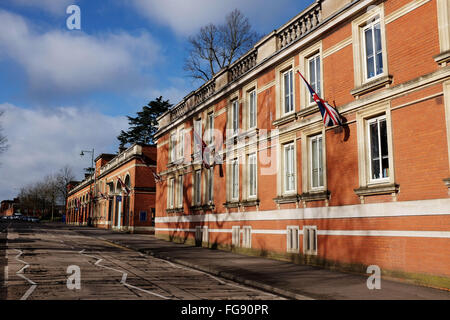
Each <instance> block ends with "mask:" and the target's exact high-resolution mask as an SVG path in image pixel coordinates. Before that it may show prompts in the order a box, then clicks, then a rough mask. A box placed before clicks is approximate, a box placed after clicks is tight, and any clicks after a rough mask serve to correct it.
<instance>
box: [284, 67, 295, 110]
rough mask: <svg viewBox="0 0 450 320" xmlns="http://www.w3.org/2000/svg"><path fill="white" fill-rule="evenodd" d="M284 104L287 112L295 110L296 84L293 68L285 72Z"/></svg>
mask: <svg viewBox="0 0 450 320" xmlns="http://www.w3.org/2000/svg"><path fill="white" fill-rule="evenodd" d="M283 105H284V108H283V110H284V113H285V114H288V113H291V112H293V111H294V85H293V79H292V69H290V70H288V71H286V72H284V73H283Z"/></svg>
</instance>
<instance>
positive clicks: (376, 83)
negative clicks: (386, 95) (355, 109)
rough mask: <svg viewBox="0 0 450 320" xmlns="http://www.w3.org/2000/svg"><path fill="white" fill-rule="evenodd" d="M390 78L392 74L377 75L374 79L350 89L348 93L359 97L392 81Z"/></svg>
mask: <svg viewBox="0 0 450 320" xmlns="http://www.w3.org/2000/svg"><path fill="white" fill-rule="evenodd" d="M392 78H393V76H392V75H387V76H382V77H379V78H377V79H375V80H372V81H369V82H367V83H364V84H363V85H361V86H360V87H357V88H355V89H353V90H352V91H350V93H351V94H352V96H354V97H356V98H359V97H360V96H362V95H364V94H366V93H369V92H371V91H374V90H377V89H379V88H382V87H385V86H388V85H390V84H391V83H392Z"/></svg>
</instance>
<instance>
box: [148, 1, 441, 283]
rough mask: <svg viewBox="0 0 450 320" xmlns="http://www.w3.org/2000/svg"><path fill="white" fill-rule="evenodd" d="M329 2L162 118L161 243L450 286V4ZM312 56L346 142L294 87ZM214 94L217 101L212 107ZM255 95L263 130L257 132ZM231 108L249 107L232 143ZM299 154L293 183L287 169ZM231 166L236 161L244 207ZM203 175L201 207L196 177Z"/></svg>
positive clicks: (268, 40)
mask: <svg viewBox="0 0 450 320" xmlns="http://www.w3.org/2000/svg"><path fill="white" fill-rule="evenodd" d="M331 1H332V0H325V1H318V2H316V3H315V5H312V7H309V8H308V9H307V11H306V12H304V14H300V15H298V16H297V17H296V18H294V19H293V20H292V21H290V22H289V23H288V24H286V25H285V26H283V27H282V28H280V29H279V30H275V32H274V33H272V34H270V35H268V36H267V37H265V38H263V40H261V41H260V42H258V43H257V44H256V45H255V47H254V50H251V51H250V52H249V53H248V54H247V55H246V56H244V57H242V58H241V59H239V60H238V61H237V62H236V63H234V64H232V65H231V66H229V67H228V68H226V69H224V70H222V71H221V72H219V74H217V75H215V77H214V79H213V80H212V81H211V82H208V83H207V84H205V85H204V86H202V87H201V88H199V89H198V90H197V91H195V92H194V93H192V94H190V95H189V96H187V97H186V98H185V99H184V100H183V101H182V102H180V103H179V104H177V105H176V106H175V107H174V108H173V109H172V110H171V111H169V112H167V113H166V114H165V115H163V116H161V117H160V119H159V123H160V129H159V132H158V134H157V135H158V148H157V150H158V168H157V170H158V173H159V174H160V175H161V176H162V177H163V182H161V183H158V184H157V186H156V196H157V199H158V201H157V202H156V229H155V230H156V234H157V235H158V236H160V237H166V238H167V237H170V238H171V239H172V238H174V237H175V238H181V239H183V240H186V239H187V240H194V239H196V240H197V241H203V242H206V243H208V245H210V246H217V245H218V246H224V247H228V248H233V247H247V248H249V249H253V250H257V251H259V252H274V253H279V254H284V255H289V256H291V257H292V256H295V255H298V256H299V257H300V258H302V259H303V260H304V261H314V263H323V262H324V261H327V262H330V261H332V262H336V263H338V264H354V265H359V264H361V265H372V264H375V265H379V266H380V267H381V268H382V269H383V270H389V271H400V272H406V273H411V274H416V273H420V274H428V275H436V276H443V277H450V198H449V186H450V181H449V177H450V168H449V163H450V159H449V139H450V128H449V126H450V114H449V113H450V66H449V64H448V62H449V60H450V58H449V56H450V55H449V54H448V50H449V49H450V48H449V46H450V36H449V32H446V31H445V25H446V26H448V21H450V16H449V15H450V14H448V13H446V14H441V15H440V16H439V14H440V13H439V10H441V9H442V7H445V6H447V7H448V8H450V1H448V0H430V1H423V0H402V1H400V0H386V1H369V0H360V1H353V2H351V1H345V0H340V1H335V2H334V3H333V2H331ZM333 4H338V5H337V6H334V7H333ZM447 7H446V8H447ZM440 8H441V9H440ZM317 11H320V12H321V17H320V18H317V20H319V21H318V22H317V20H314V18H312V19H311V20H309V21H315V23H312V22H311V24H310V25H309V28H310V30H309V31H308V32H304V30H303V29H304V28H308V27H307V26H306V25H307V24H308V23H309V22H308V19H310V18H311V16H314V14H315V12H317ZM305 17H310V18H305ZM304 19H306V20H304ZM320 19H321V20H320ZM305 21H306V22H305ZM304 23H306V24H304ZM371 28H372V29H371ZM368 30H369V31H368ZM370 30H372V31H370ZM370 32H372V33H370ZM377 32H379V33H377ZM370 37H372V38H370ZM367 39H373V43H374V44H375V45H376V46H378V43H380V45H379V46H380V47H381V48H379V52H378V51H377V52H378V53H377V54H379V55H378V56H377V59H379V60H377V62H373V61H374V60H370V49H369V48H368V45H367V41H369V40H367ZM370 41H372V40H370ZM377 48H378V47H377ZM377 50H378V49H377ZM253 55H256V56H257V57H256V58H255V59H254V60H252V59H253V57H254V56H253ZM315 56H317V57H318V60H317V61H320V62H319V63H320V67H321V68H320V71H317V73H316V75H317V77H320V79H321V87H319V88H320V92H321V96H322V98H324V99H325V100H328V101H329V102H330V104H332V105H333V104H334V103H335V105H336V106H337V109H338V110H339V112H340V113H341V115H342V116H343V117H344V118H345V125H344V128H343V129H341V128H324V126H323V122H322V118H321V116H320V113H319V112H318V108H317V106H316V105H313V104H309V102H308V100H309V96H308V95H309V93H308V92H307V91H306V90H305V87H304V84H303V83H302V82H300V78H299V77H298V75H296V72H297V70H298V71H300V72H302V73H303V74H305V76H306V77H307V78H309V80H310V81H311V79H312V77H311V73H312V72H311V71H310V70H311V68H310V67H309V66H310V63H311V62H310V61H312V59H313V58H314V57H315ZM372 63H374V65H375V70H376V71H373V72H376V73H377V74H376V75H375V76H372V74H371V72H372V71H371V69H370V68H369V66H371V64H372ZM380 65H382V66H381V67H380ZM377 68H378V69H377ZM289 70H292V73H293V75H294V76H293V91H292V94H293V101H294V105H293V110H294V111H293V112H288V113H284V112H285V110H286V109H283V106H284V107H286V105H287V104H288V103H289V102H285V101H286V100H283V99H284V96H286V94H288V93H289V92H288V91H286V89H285V84H284V83H283V79H286V78H283V77H285V74H286V72H289ZM211 83H214V84H215V87H214V90H213V91H212V92H211V91H208V95H206V97H205V95H204V94H203V93H204V92H205V90H207V89H208V88H209V87H210V86H211ZM252 90H256V96H257V99H256V101H257V103H256V106H257V107H256V110H257V111H256V114H257V118H256V123H257V126H256V127H257V129H254V128H249V125H248V122H247V121H248V119H249V117H251V112H250V111H249V110H250V109H249V108H251V106H250V104H251V103H250V102H249V101H250V100H249V99H250V98H249V94H250V92H251V91H252ZM236 99H237V100H236ZM234 101H238V106H239V113H238V114H239V116H238V119H237V120H238V124H239V134H238V135H237V136H236V137H232V133H231V132H232V130H230V128H232V126H233V123H232V122H233V119H234V113H233V112H234V111H233V103H234ZM211 113H212V114H213V119H214V122H213V127H214V130H215V132H214V139H215V140H214V142H213V143H211V144H209V148H210V149H212V150H215V155H217V154H219V155H220V157H219V158H221V159H222V160H223V164H220V160H219V161H216V162H215V164H214V166H213V169H212V170H213V179H212V180H209V179H208V178H207V171H208V170H207V169H206V168H205V166H204V165H202V164H201V162H196V161H193V160H192V159H194V160H195V154H194V152H193V150H194V143H195V142H194V136H193V132H194V130H196V129H195V128H194V126H195V124H194V122H195V120H198V119H201V123H202V129H201V130H202V131H201V133H202V136H203V139H204V140H205V141H206V140H207V139H208V132H207V131H208V130H207V128H208V126H209V120H208V119H209V117H208V115H210V114H211ZM182 129H183V130H184V131H183V133H184V145H183V148H182V149H183V153H184V154H183V155H178V153H179V152H180V150H181V149H180V143H179V142H178V143H177V144H174V143H172V142H170V136H171V135H172V134H175V136H174V137H176V139H177V141H181V140H180V138H179V133H180V130H182ZM375 130H378V131H375ZM266 134H267V135H266ZM377 134H379V135H378V138H376V135H377ZM320 135H321V136H320ZM255 137H256V138H255ZM314 137H321V143H322V144H321V147H318V149H317V150H318V151H315V152H316V154H318V153H320V154H321V156H322V160H318V162H317V163H319V164H318V166H319V167H320V169H317V170H319V171H320V170H321V171H320V172H322V174H323V176H322V178H320V176H319V179H322V185H321V186H319V187H318V188H315V187H313V183H314V182H313V176H314V174H317V172H318V171H314V168H313V164H312V163H313V162H314V161H316V160H313V157H314V156H313V155H312V148H313V144H312V143H313V142H311V141H312V140H311V139H312V138H314ZM317 139H318V138H317ZM377 139H378V140H377ZM375 141H378V142H380V144H378V142H375ZM382 143H385V144H386V146H384V145H382ZM290 144H292V146H293V148H294V151H295V152H294V154H295V156H294V157H293V163H294V168H295V170H294V171H293V172H294V174H295V178H292V174H291V173H290V172H291V171H290V170H291V169H289V168H288V167H289V164H285V163H287V162H285V159H286V157H291V156H290V155H289V153H285V152H288V151H286V150H288V149H285V148H287V147H289V145H290ZM172 148H175V151H174V154H176V155H177V156H176V157H175V159H171V158H170V154H171V152H172ZM320 148H322V149H320ZM379 148H382V149H383V150H385V151H380V150H379ZM253 153H256V155H257V156H256V158H257V166H256V176H257V178H256V197H251V196H250V191H249V188H250V187H251V185H253V184H252V183H249V181H253V180H251V179H252V178H251V176H250V175H249V172H250V171H251V170H253V169H250V167H249V164H248V163H247V162H246V159H247V158H248V156H249V155H251V154H253ZM234 158H237V159H239V171H238V172H239V178H238V185H239V189H238V196H237V197H234V190H235V189H234V188H235V187H234V183H235V182H236V178H235V177H234V175H233V172H232V160H233V159H234ZM381 158H382V159H383V160H381ZM289 159H291V158H289ZM314 165H315V164H314ZM377 166H381V167H380V169H379V171H377V170H378V169H377V168H378V167H377ZM269 168H272V169H270V170H269ZM199 170H200V172H201V177H202V178H201V182H200V189H199V191H198V192H199V197H200V202H198V203H197V202H196V199H195V194H196V192H197V190H196V189H197V188H196V187H195V184H196V179H195V177H194V176H195V172H196V171H199ZM180 177H182V179H183V180H182V182H183V187H182V190H183V191H182V193H183V195H182V196H180V195H179V192H180V191H179V190H180V188H179V187H178V185H177V184H178V182H179V181H181V180H180V179H181V178H180ZM172 179H173V180H172ZM288 179H294V180H293V181H294V185H295V187H294V188H293V190H292V189H291V188H292V187H291V186H290V184H289V186H288V187H286V186H287V185H288V184H286V183H287V182H286V181H287V180H288ZM211 181H213V188H212V189H213V193H212V197H210V196H209V191H208V190H209V188H208V187H209V183H210V182H211ZM289 181H290V180H289ZM171 183H173V185H171ZM288 189H289V192H287V191H286V190H288ZM169 197H170V198H169ZM208 198H212V199H211V201H209V200H208ZM179 201H182V202H181V203H180V202H179ZM305 226H306V227H307V228H304V227H305ZM237 227H240V229H239V231H237ZM244 227H245V228H244ZM309 227H311V228H309ZM292 230H294V231H292ZM295 230H297V231H295ZM307 234H309V235H310V238H308V240H309V241H310V242H307V241H306V235H307ZM200 237H201V238H200ZM233 237H234V242H233ZM289 237H291V238H289ZM295 237H297V239H296V240H295ZM290 239H291V240H290ZM292 239H294V240H293V241H294V242H292ZM296 241H297V242H298V244H297V243H296ZM288 245H289V246H290V247H289V248H288ZM308 245H309V249H308V247H307V246H308ZM311 246H312V247H311ZM320 261H321V262H320Z"/></svg>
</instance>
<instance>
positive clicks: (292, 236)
mask: <svg viewBox="0 0 450 320" xmlns="http://www.w3.org/2000/svg"><path fill="white" fill-rule="evenodd" d="M286 240H287V244H286V247H287V251H288V252H298V250H299V248H298V243H299V241H298V226H288V227H287V233H286Z"/></svg>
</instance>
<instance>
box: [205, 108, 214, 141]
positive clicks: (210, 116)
mask: <svg viewBox="0 0 450 320" xmlns="http://www.w3.org/2000/svg"><path fill="white" fill-rule="evenodd" d="M207 125H208V129H207V135H208V136H207V139H206V141H207V142H208V144H211V143H213V138H214V113H212V112H211V113H209V114H208V121H207Z"/></svg>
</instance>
